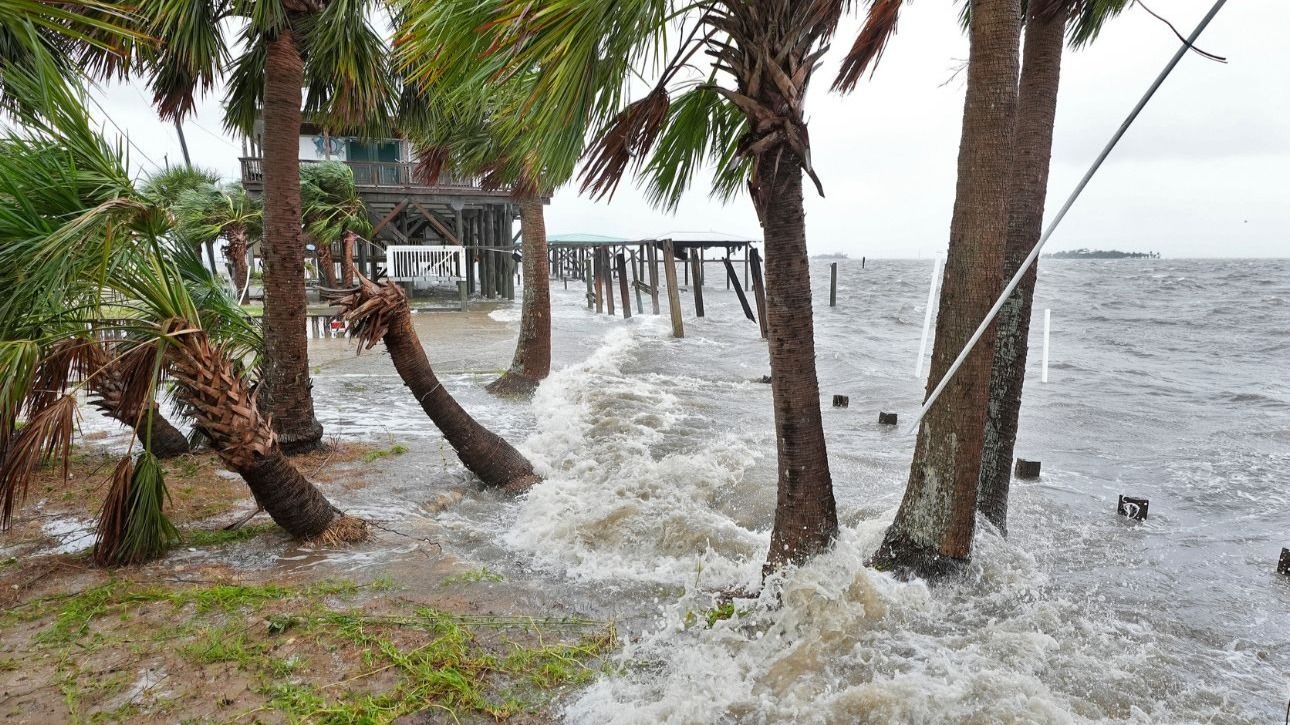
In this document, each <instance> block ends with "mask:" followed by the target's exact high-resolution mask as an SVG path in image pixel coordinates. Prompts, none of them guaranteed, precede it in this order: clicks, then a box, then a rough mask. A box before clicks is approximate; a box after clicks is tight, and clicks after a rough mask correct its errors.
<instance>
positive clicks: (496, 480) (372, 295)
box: [331, 274, 541, 493]
mask: <svg viewBox="0 0 1290 725" xmlns="http://www.w3.org/2000/svg"><path fill="white" fill-rule="evenodd" d="M331 299H332V304H333V305H335V306H336V307H338V308H340V310H341V314H343V315H344V317H345V319H346V320H347V321H348V322H349V323H350V329H351V331H352V334H353V335H354V336H355V337H357V338H358V340H359V344H360V346H363V347H367V348H371V347H372V346H374V345H375V344H376V343H377V342H378V341H381V340H383V341H384V342H385V349H386V350H387V351H388V352H389V353H390V359H391V360H393V361H394V368H395V369H396V370H398V372H399V377H400V378H402V379H403V384H404V385H406V386H408V388H409V389H411V391H412V394H413V395H414V396H415V397H416V399H417V402H419V403H420V404H421V408H422V410H424V411H425V412H426V415H428V416H430V419H431V420H432V421H434V424H435V426H436V427H438V428H439V430H440V432H442V433H443V437H444V438H446V439H447V440H448V443H449V445H451V446H452V447H453V450H455V451H456V452H457V457H458V458H460V459H461V462H462V464H463V465H465V466H466V468H468V469H469V470H470V471H471V472H472V473H474V474H475V475H476V476H478V477H479V479H480V480H481V481H483V482H484V484H485V485H488V486H494V487H498V488H501V489H502V490H504V491H506V492H508V493H520V492H522V491H525V490H527V489H528V488H529V487H530V486H532V485H533V484H535V483H537V482H539V481H540V480H541V478H539V477H538V475H537V474H535V473H534V472H533V464H531V463H529V461H528V459H526V458H525V457H524V456H523V455H521V454H520V452H519V451H517V450H515V448H514V447H512V446H511V444H509V443H507V442H506V441H505V440H503V439H502V437H501V436H499V435H497V434H496V433H493V432H492V431H490V430H488V429H487V428H485V427H484V426H482V425H480V424H479V422H478V421H476V420H475V419H474V418H472V417H471V416H470V414H469V413H467V412H466V411H465V410H464V409H463V408H462V407H461V406H460V405H459V404H458V403H457V401H456V400H455V399H454V398H453V397H452V395H450V394H449V393H448V391H447V389H445V388H444V387H443V384H442V383H440V382H439V378H438V377H436V376H435V374H434V369H433V368H431V367H430V359H429V358H428V357H426V351H425V348H423V347H422V346H421V340H420V338H418V337H417V331H416V329H415V328H414V327H413V326H412V314H411V310H410V309H409V308H408V299H407V296H406V295H404V294H403V290H402V289H400V288H399V286H398V285H396V284H394V283H392V282H389V281H386V282H383V283H382V284H380V285H377V284H374V283H373V282H372V281H371V280H369V279H367V278H366V277H364V276H362V275H361V274H360V275H359V276H358V288H357V289H356V290H353V291H350V292H349V293H348V294H345V293H341V294H335V295H331Z"/></svg>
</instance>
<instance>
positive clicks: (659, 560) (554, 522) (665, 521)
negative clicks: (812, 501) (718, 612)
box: [505, 318, 766, 586]
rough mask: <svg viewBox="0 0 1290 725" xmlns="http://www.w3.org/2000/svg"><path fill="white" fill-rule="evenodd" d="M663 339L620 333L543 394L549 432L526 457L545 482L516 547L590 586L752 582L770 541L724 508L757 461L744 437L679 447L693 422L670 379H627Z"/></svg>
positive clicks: (648, 330) (514, 534) (531, 497)
mask: <svg viewBox="0 0 1290 725" xmlns="http://www.w3.org/2000/svg"><path fill="white" fill-rule="evenodd" d="M664 329H665V328H664V327H663V325H662V323H661V322H659V321H656V320H653V319H652V318H645V319H644V320H643V321H642V322H641V323H639V324H637V325H634V326H632V327H619V328H615V329H613V330H612V331H611V332H609V333H608V334H607V335H606V336H605V343H604V344H603V345H602V346H601V347H600V348H599V349H598V350H597V351H596V352H595V353H593V354H592V355H591V356H590V357H589V358H587V359H586V360H585V361H583V362H581V363H579V364H577V365H573V366H570V367H568V368H565V369H563V370H561V371H559V372H557V373H555V374H554V375H552V376H551V377H550V378H549V379H548V380H547V381H546V382H544V383H543V384H542V386H541V387H540V388H539V390H538V392H537V394H536V396H535V397H534V401H533V405H534V409H535V411H537V414H538V429H537V432H536V433H534V435H533V436H531V437H530V438H529V439H528V441H526V442H525V444H524V446H523V447H524V449H525V451H526V452H527V453H528V454H529V455H530V457H531V459H532V460H533V462H534V465H535V467H536V468H537V469H538V471H539V473H541V474H542V475H543V476H544V477H545V478H546V481H545V482H544V483H543V484H542V485H541V486H538V487H536V488H534V489H533V490H532V491H531V492H530V493H529V494H528V495H527V497H526V498H525V499H524V500H523V501H522V502H521V504H520V508H519V510H518V512H517V513H516V516H517V520H516V521H515V522H514V523H513V525H509V526H508V527H507V531H506V533H505V538H506V541H507V543H509V544H510V545H512V546H514V547H516V548H518V549H521V550H523V551H526V552H528V553H530V554H531V555H533V556H534V558H535V560H536V562H537V563H539V564H541V565H544V566H546V567H548V568H552V569H556V570H559V571H562V572H563V573H565V574H567V575H568V576H571V577H574V578H579V579H597V580H607V581H614V580H627V581H637V582H640V581H649V582H658V583H675V582H678V581H690V580H694V579H695V578H696V577H698V578H699V579H701V581H702V582H703V583H704V585H707V586H713V585H716V586H729V585H734V584H742V583H746V581H747V580H748V578H749V576H750V575H752V573H754V572H755V571H756V561H757V558H758V557H759V556H760V555H761V554H763V553H764V551H765V546H766V534H765V533H764V532H757V531H751V530H748V529H746V528H744V527H742V526H740V525H738V524H737V523H736V522H735V521H734V520H733V519H731V518H730V517H729V516H727V515H726V514H724V513H722V512H721V511H720V510H719V508H718V507H716V506H714V505H713V502H714V498H716V497H717V496H719V495H720V494H721V493H722V492H723V491H725V490H727V489H728V488H729V487H731V486H734V485H735V484H737V483H738V482H739V481H740V479H741V478H742V476H743V472H744V470H745V469H746V468H747V467H748V466H749V465H751V463H752V462H753V461H755V460H756V457H757V456H756V453H755V452H754V451H753V450H752V449H751V448H749V446H748V445H747V444H746V443H745V442H743V441H740V440H738V439H737V438H735V437H733V436H720V437H717V439H716V440H713V439H702V440H697V441H693V442H689V443H687V442H685V441H676V440H671V439H669V437H668V434H669V433H670V432H672V429H673V428H674V426H676V424H677V423H678V422H679V421H680V420H681V419H683V418H684V417H685V416H686V415H687V413H685V412H684V411H683V410H682V409H681V407H680V406H679V405H678V402H677V397H676V395H674V394H673V393H672V392H671V391H669V389H668V385H667V379H666V378H665V377H663V376H658V375H643V376H639V375H633V376H628V375H625V374H624V373H623V372H622V364H623V362H624V361H625V360H626V359H627V358H628V356H630V355H632V354H633V352H634V351H636V350H637V348H638V347H639V345H640V344H641V343H642V341H643V340H648V341H649V342H650V344H667V343H664V342H663V338H662V335H663V331H664ZM696 572H697V573H696Z"/></svg>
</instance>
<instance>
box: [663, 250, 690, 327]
mask: <svg viewBox="0 0 1290 725" xmlns="http://www.w3.org/2000/svg"><path fill="white" fill-rule="evenodd" d="M663 276H664V277H665V278H666V279H667V306H668V310H669V311H670V312H671V313H672V337H685V325H684V324H682V322H681V289H680V288H679V287H678V286H677V284H676V252H675V250H673V249H672V240H671V239H668V240H666V241H664V242H663Z"/></svg>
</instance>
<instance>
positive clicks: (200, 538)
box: [180, 524, 278, 547]
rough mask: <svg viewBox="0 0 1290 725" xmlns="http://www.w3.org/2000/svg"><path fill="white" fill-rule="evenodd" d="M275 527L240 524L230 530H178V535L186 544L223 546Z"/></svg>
mask: <svg viewBox="0 0 1290 725" xmlns="http://www.w3.org/2000/svg"><path fill="white" fill-rule="evenodd" d="M277 528H278V526H277V525H276V524H257V525H255V526H242V527H241V528H237V529H233V530H231V531H229V530H226V529H214V530H211V529H192V530H189V531H182V532H180V537H181V539H182V541H183V542H184V544H186V545H188V546H196V547H211V546H224V545H225V544H232V543H234V542H237V541H246V540H247V539H254V538H255V537H257V536H259V535H261V534H264V533H267V532H269V531H275V530H277Z"/></svg>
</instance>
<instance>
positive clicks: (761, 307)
mask: <svg viewBox="0 0 1290 725" xmlns="http://www.w3.org/2000/svg"><path fill="white" fill-rule="evenodd" d="M748 254H749V255H750V256H751V258H752V283H753V299H755V300H756V301H757V323H758V324H760V325H761V336H762V337H763V338H765V337H766V336H767V335H768V334H769V332H768V330H767V328H766V284H765V282H763V281H762V278H761V252H758V251H757V250H756V249H749V250H748Z"/></svg>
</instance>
